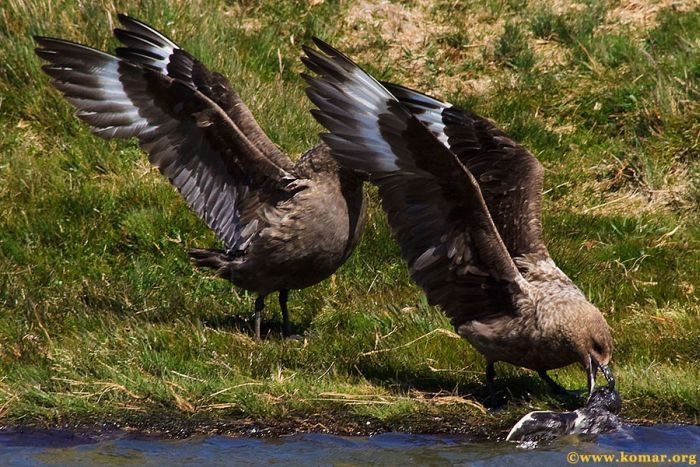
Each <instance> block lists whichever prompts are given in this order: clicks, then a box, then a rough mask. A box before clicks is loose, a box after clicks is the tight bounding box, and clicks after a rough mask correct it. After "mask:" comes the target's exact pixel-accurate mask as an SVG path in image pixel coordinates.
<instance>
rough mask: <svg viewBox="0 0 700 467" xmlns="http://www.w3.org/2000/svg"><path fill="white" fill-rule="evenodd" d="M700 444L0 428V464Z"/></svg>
mask: <svg viewBox="0 0 700 467" xmlns="http://www.w3.org/2000/svg"><path fill="white" fill-rule="evenodd" d="M699 447H700V426H676V425H657V426H652V427H627V428H625V429H624V430H622V431H619V432H616V433H611V434H607V435H600V436H598V437H597V438H590V437H589V438H585V437H583V438H582V437H567V438H563V439H559V440H557V441H556V442H553V443H551V444H543V445H541V446H539V447H537V448H536V449H522V448H518V447H517V446H516V445H515V444H512V443H506V442H500V443H494V442H490V443H475V442H471V441H470V440H469V439H467V438H464V437H459V436H431V435H410V434H399V433H388V434H383V435H378V436H373V437H369V438H366V437H343V436H331V435H321V434H300V435H294V436H288V437H281V438H273V439H248V438H229V437H225V436H208V437H195V438H188V439H184V440H162V439H154V438H145V437H136V436H134V435H129V434H126V433H115V434H112V435H109V436H107V437H101V438H94V437H90V436H87V435H76V434H72V433H70V432H67V431H55V430H42V431H38V430H31V431H30V430H6V431H0V465H32V466H33V465H42V464H43V465H95V464H98V465H99V464H102V465H163V464H178V465H183V464H184V465H188V464H189V465H201V464H207V465H231V464H271V463H282V464H293V465H300V464H307V465H308V464H309V463H312V464H325V465H331V464H334V465H339V464H340V465H354V464H367V463H375V464H409V463H410V464H432V465H443V464H463V463H469V464H470V465H487V464H488V465H494V464H495V465H525V464H531V465H543V464H545V463H546V464H549V463H556V464H559V465H562V464H566V459H567V457H566V456H567V454H569V453H571V452H576V453H577V454H581V455H586V454H598V453H613V454H617V455H619V453H620V452H624V453H626V454H627V455H630V454H634V453H638V454H652V455H653V454H667V455H669V456H673V455H677V454H689V455H697V454H698V450H699ZM688 460H690V458H689V459H688ZM695 460H696V462H697V458H695ZM591 463H592V462H591ZM592 464H593V463H592ZM685 464H686V465H694V464H693V463H692V462H691V463H689V462H687V461H686V462H685ZM595 465H604V464H601V463H595Z"/></svg>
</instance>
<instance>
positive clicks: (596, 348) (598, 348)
mask: <svg viewBox="0 0 700 467" xmlns="http://www.w3.org/2000/svg"><path fill="white" fill-rule="evenodd" d="M593 350H594V351H595V353H597V354H602V353H603V347H602V346H601V345H600V344H599V343H598V341H593Z"/></svg>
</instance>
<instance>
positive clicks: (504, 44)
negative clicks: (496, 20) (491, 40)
mask: <svg viewBox="0 0 700 467" xmlns="http://www.w3.org/2000/svg"><path fill="white" fill-rule="evenodd" d="M495 57H496V59H497V60H499V61H500V62H502V63H504V64H506V65H509V66H512V67H515V68H522V69H526V70H527V69H530V68H532V66H533V65H534V64H535V56H534V55H533V53H532V51H531V50H530V49H529V48H528V45H527V39H526V37H525V34H524V32H523V30H522V28H521V27H520V26H519V25H517V24H515V23H510V22H509V23H506V26H505V30H504V31H503V35H502V36H501V37H500V38H499V40H498V45H497V47H496V50H495Z"/></svg>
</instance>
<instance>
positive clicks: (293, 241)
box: [36, 15, 365, 338]
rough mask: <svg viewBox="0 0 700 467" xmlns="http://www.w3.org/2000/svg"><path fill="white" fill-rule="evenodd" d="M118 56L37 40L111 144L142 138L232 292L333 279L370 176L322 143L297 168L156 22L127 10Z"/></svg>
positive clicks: (61, 83) (200, 259)
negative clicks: (212, 244) (207, 233)
mask: <svg viewBox="0 0 700 467" xmlns="http://www.w3.org/2000/svg"><path fill="white" fill-rule="evenodd" d="M119 21H120V23H121V24H122V27H123V28H122V29H116V30H115V31H114V33H115V35H116V37H117V38H118V39H119V40H120V41H121V43H122V44H123V45H124V47H120V48H118V49H117V50H116V56H112V55H109V54H107V53H104V52H101V51H99V50H95V49H92V48H89V47H86V46H83V45H80V44H75V43H72V42H68V41H64V40H61V39H51V38H46V37H37V38H36V41H37V43H38V44H39V45H40V48H37V49H36V53H37V54H38V55H39V56H40V57H41V58H43V59H45V60H46V61H48V62H49V63H48V64H47V65H44V67H43V70H44V71H45V72H46V73H47V74H48V75H49V76H51V78H52V84H53V85H54V86H55V87H56V88H57V89H58V90H59V91H61V92H62V93H63V95H64V96H65V98H66V99H67V100H68V101H69V102H70V103H71V104H73V105H74V106H75V107H76V108H77V110H78V112H77V116H78V117H79V118H80V119H82V120H83V121H85V122H87V123H88V124H89V125H90V126H91V128H92V130H93V132H94V133H95V134H97V135H99V136H101V137H103V138H130V137H136V138H138V140H139V143H140V145H141V147H142V148H143V149H144V150H145V151H146V152H147V153H148V155H149V160H150V161H151V163H152V164H153V165H155V166H156V167H158V169H159V170H160V172H161V173H162V174H163V175H165V176H166V177H167V178H168V179H169V180H170V182H171V183H172V184H173V185H174V186H175V187H176V188H177V190H178V191H179V192H180V194H181V195H182V196H183V198H184V199H185V201H186V202H187V204H188V206H189V207H190V208H191V209H192V210H193V211H194V212H195V213H196V214H197V215H198V216H199V217H200V218H201V219H202V220H204V222H205V223H206V224H207V225H208V226H209V227H210V228H211V229H212V230H213V231H214V232H215V233H216V235H217V237H218V238H219V239H220V240H221V241H222V242H223V244H224V246H225V250H219V249H206V250H192V251H191V252H190V255H191V257H192V258H193V260H194V262H195V263H196V264H197V265H198V266H201V267H207V268H212V269H215V270H216V271H217V274H218V275H219V276H221V277H223V278H225V279H228V280H229V281H231V282H232V283H234V284H235V285H237V286H239V287H242V288H244V289H246V290H250V291H253V292H255V293H257V294H258V299H257V300H256V303H255V318H256V320H255V321H256V323H255V332H256V336H257V337H258V338H260V312H261V310H262V309H263V306H264V299H265V296H266V295H267V294H269V293H271V292H274V291H279V293H280V305H281V307H282V314H283V322H284V324H283V332H284V334H285V335H288V334H289V322H288V316H287V293H288V290H289V289H300V288H304V287H308V286H310V285H313V284H315V283H317V282H319V281H321V280H323V279H324V278H326V277H328V276H329V275H330V274H332V273H333V272H334V271H335V270H336V269H337V268H338V267H339V266H340V265H341V264H343V262H344V261H345V260H346V259H347V258H348V256H349V255H350V254H351V252H352V251H353V249H354V247H355V245H356V244H357V242H358V241H359V239H360V236H361V233H362V230H363V228H364V224H365V200H364V195H363V192H362V180H361V178H360V177H358V176H357V175H356V174H354V173H353V172H352V171H351V170H347V169H344V168H341V167H339V166H338V164H337V163H336V162H335V161H334V160H333V158H331V157H330V154H329V150H328V147H327V146H325V145H323V144H321V145H318V146H316V147H314V148H312V149H311V150H309V151H308V152H307V153H306V154H304V155H303V156H302V158H301V159H300V160H299V162H298V163H296V164H294V163H292V161H291V160H290V159H289V158H288V157H287V156H286V155H284V154H283V153H282V152H281V151H280V150H279V149H278V148H277V146H275V145H274V144H273V143H272V142H271V141H270V140H269V139H268V137H267V135H265V133H264V132H263V130H262V129H261V128H260V127H259V126H258V124H257V122H256V121H255V119H254V118H253V116H252V114H251V113H250V111H249V110H248V108H247V107H246V105H245V104H244V103H243V101H242V100H241V99H240V97H239V96H238V94H236V92H235V91H234V90H233V89H232V88H231V86H230V84H229V82H228V81H227V80H226V78H224V77H223V76H222V75H220V74H218V73H212V72H210V71H209V70H207V69H206V67H205V66H204V65H203V64H201V63H200V62H199V61H197V60H196V59H195V58H194V57H192V56H191V55H190V54H189V53H187V52H186V51H184V50H183V49H181V48H180V47H179V46H178V45H177V44H175V43H174V42H172V41H171V40H170V39H168V38H167V37H165V36H164V35H163V34H161V33H159V32H158V31H156V30H155V29H153V28H151V27H150V26H148V25H146V24H144V23H142V22H139V21H136V20H134V19H132V18H129V17H128V16H125V15H119Z"/></svg>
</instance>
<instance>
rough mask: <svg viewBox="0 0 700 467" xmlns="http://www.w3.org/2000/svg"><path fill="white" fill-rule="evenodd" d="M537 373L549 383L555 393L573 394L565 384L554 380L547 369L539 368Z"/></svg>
mask: <svg viewBox="0 0 700 467" xmlns="http://www.w3.org/2000/svg"><path fill="white" fill-rule="evenodd" d="M537 374H538V375H540V378H542V379H543V380H544V382H545V383H547V384H548V385H549V387H550V388H551V389H552V391H554V393H555V394H559V395H560V396H569V395H571V394H572V393H570V392H569V391H567V390H566V388H565V387H564V386H562V385H561V384H559V383H557V382H556V381H554V380H553V379H552V378H551V376H549V375H548V374H547V372H546V371H545V370H539V371H538V372H537Z"/></svg>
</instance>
